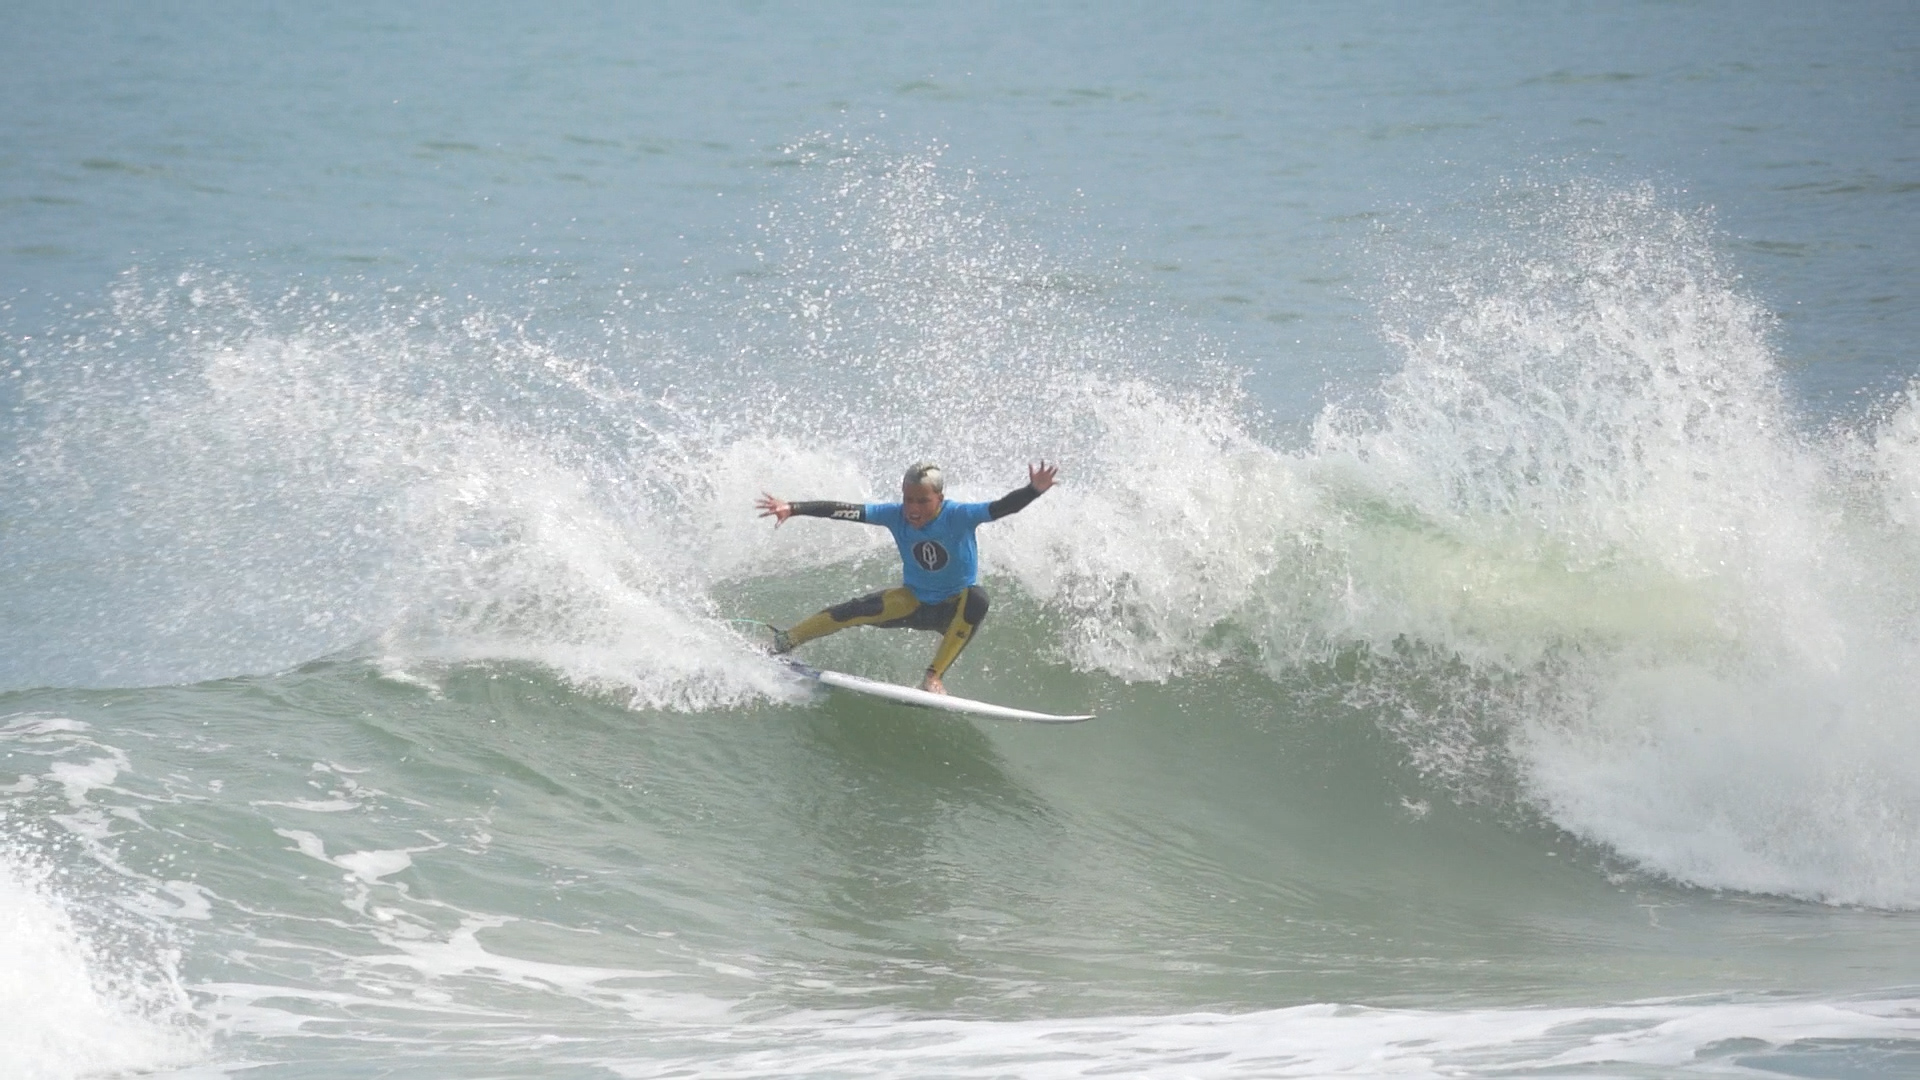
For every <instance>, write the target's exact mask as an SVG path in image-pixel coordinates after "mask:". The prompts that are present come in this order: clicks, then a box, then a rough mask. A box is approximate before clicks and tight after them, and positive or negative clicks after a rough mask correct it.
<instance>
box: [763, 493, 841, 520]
mask: <svg viewBox="0 0 1920 1080" xmlns="http://www.w3.org/2000/svg"><path fill="white" fill-rule="evenodd" d="M753 505H755V506H757V507H759V508H760V516H761V517H770V518H772V519H773V525H774V527H775V528H779V527H780V526H781V525H784V524H786V522H787V519H788V518H790V517H792V516H793V515H795V514H799V515H800V516H801V517H823V518H832V519H834V520H835V521H865V520H867V508H866V507H865V506H862V505H861V504H859V503H844V502H824V501H821V502H797V503H790V502H788V501H786V500H785V499H778V498H775V497H774V496H772V495H769V494H766V493H765V492H762V493H761V495H760V498H759V499H758V500H757V501H756V502H755V503H754V504H753Z"/></svg>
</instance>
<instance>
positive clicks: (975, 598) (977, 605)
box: [960, 585, 988, 626]
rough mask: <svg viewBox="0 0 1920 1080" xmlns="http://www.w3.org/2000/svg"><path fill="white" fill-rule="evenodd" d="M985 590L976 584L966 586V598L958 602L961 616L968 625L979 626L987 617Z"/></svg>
mask: <svg viewBox="0 0 1920 1080" xmlns="http://www.w3.org/2000/svg"><path fill="white" fill-rule="evenodd" d="M987 606H988V603H987V590H985V589H983V588H981V587H980V586H978V585H969V586H967V598H966V599H965V600H963V601H961V602H960V614H961V617H962V618H964V619H966V620H967V625H969V626H979V625H980V621H981V620H982V619H985V618H986V617H987Z"/></svg>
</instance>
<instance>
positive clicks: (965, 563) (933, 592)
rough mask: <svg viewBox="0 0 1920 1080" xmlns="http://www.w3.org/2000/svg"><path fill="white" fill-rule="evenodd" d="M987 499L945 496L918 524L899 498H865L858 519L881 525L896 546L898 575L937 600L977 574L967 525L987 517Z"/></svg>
mask: <svg viewBox="0 0 1920 1080" xmlns="http://www.w3.org/2000/svg"><path fill="white" fill-rule="evenodd" d="M992 505H993V504H992V503H983V502H969V503H957V502H948V503H946V504H945V505H944V506H942V507H941V508H940V513H939V515H938V516H936V517H935V518H934V519H933V520H932V521H929V522H927V525H926V527H925V528H923V529H916V528H914V527H913V526H912V525H909V524H907V515H906V511H905V509H904V508H903V507H902V506H901V505H900V504H899V503H867V504H866V505H864V506H862V507H861V510H862V516H861V520H863V521H865V522H867V523H868V524H871V525H884V526H886V528H887V531H888V532H891V533H892V534H893V543H894V546H896V547H898V548H899V549H900V576H901V578H902V581H903V583H904V584H905V585H906V587H907V588H909V589H911V590H913V595H914V596H915V597H917V598H918V599H919V600H920V602H921V603H923V604H937V603H939V602H940V601H942V600H945V599H946V598H947V597H949V596H952V595H953V594H954V593H957V592H959V591H960V590H962V589H964V588H966V587H967V586H969V585H974V584H977V583H978V582H979V580H980V548H979V545H977V544H975V543H974V539H973V530H975V529H977V528H979V527H980V526H981V525H984V524H986V523H987V522H989V521H992V520H993V514H992V510H991V507H992Z"/></svg>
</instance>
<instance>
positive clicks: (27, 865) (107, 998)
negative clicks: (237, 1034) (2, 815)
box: [0, 851, 206, 1080]
mask: <svg viewBox="0 0 1920 1080" xmlns="http://www.w3.org/2000/svg"><path fill="white" fill-rule="evenodd" d="M0 926H4V927H5V932H4V933H0V1046H4V1047H5V1048H6V1051H5V1056H6V1060H7V1074H8V1075H9V1076H14V1077H19V1078H21V1080H66V1078H69V1077H82V1076H99V1075H108V1074H118V1073H122V1072H135V1071H150V1070H155V1069H163V1068H169V1067H173V1066H179V1065H184V1064H187V1063H189V1062H192V1061H195V1060H198V1059H199V1058H200V1057H201V1056H202V1055H203V1054H204V1053H205V1052H206V1046H205V1043H204V1041H203V1038H202V1037H201V1036H200V1035H199V1034H197V1033H196V1031H195V1030H194V1029H193V1028H192V1027H190V1026H189V1025H188V1023H187V1022H186V1021H187V1017H188V1016H189V1012H188V1008H187V1003H186V997H185V993H184V991H183V990H182V988H181V987H180V985H179V982H178V980H177V978H176V977H175V976H174V974H173V973H172V971H171V969H170V967H162V968H161V969H159V970H157V971H154V970H149V971H145V972H139V973H131V974H130V973H125V972H122V971H120V970H118V969H117V967H116V964H115V963H114V962H113V961H112V960H110V959H109V958H107V957H104V956H102V955H100V953H99V952H98V951H97V950H96V949H95V947H94V946H93V945H92V943H91V942H89V941H88V940H87V938H86V937H85V936H84V935H82V934H81V933H80V931H79V930H78V929H77V928H76V927H75V925H74V922H73V920H72V918H71V917H70V916H69V915H68V913H67V911H66V908H65V906H64V904H63V903H62V902H61V901H60V900H59V899H58V898H57V897H56V896H55V894H54V893H52V891H51V890H50V889H49V887H48V872H47V869H46V868H45V866H44V865H43V864H41V863H40V862H39V861H37V860H34V859H32V858H30V857H28V856H24V855H21V854H19V853H17V852H12V851H0ZM167 962H168V961H167V960H166V958H164V957H163V958H161V963H162V964H165V963H167Z"/></svg>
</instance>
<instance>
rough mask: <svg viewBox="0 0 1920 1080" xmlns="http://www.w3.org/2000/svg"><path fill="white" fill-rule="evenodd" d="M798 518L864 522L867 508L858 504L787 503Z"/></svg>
mask: <svg viewBox="0 0 1920 1080" xmlns="http://www.w3.org/2000/svg"><path fill="white" fill-rule="evenodd" d="M787 505H788V506H791V507H793V512H794V514H795V516H798V517H823V518H832V519H833V520H835V521H865V520H867V508H866V507H865V506H862V505H861V504H859V503H843V502H797V503H788V504H787Z"/></svg>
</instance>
